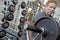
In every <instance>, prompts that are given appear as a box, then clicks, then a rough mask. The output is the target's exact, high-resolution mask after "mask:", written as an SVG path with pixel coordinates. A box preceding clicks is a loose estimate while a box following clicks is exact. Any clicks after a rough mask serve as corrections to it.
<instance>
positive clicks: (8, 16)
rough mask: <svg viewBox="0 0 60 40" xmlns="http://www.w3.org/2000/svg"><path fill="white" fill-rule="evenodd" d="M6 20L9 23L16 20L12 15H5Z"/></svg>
mask: <svg viewBox="0 0 60 40" xmlns="http://www.w3.org/2000/svg"><path fill="white" fill-rule="evenodd" d="M4 19H6V20H8V21H12V20H13V19H14V15H13V14H11V13H8V14H5V15H4Z"/></svg>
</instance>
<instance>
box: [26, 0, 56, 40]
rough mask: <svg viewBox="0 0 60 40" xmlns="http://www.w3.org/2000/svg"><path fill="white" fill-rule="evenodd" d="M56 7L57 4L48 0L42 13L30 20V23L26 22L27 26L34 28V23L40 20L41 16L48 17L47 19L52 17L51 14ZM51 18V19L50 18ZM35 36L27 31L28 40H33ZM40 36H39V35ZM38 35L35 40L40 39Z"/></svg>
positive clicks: (52, 0) (53, 0)
mask: <svg viewBox="0 0 60 40" xmlns="http://www.w3.org/2000/svg"><path fill="white" fill-rule="evenodd" d="M56 6H57V3H56V1H55V0H49V1H48V2H47V3H46V6H45V9H44V11H43V12H39V13H38V14H37V15H35V16H34V17H33V19H32V21H27V22H26V23H27V24H28V25H31V26H34V24H35V23H36V21H37V20H39V19H40V17H43V16H49V17H52V16H51V14H53V13H54V10H55V8H56ZM52 18H53V17H52ZM32 34H33V35H32ZM36 35H37V34H35V33H32V32H31V31H29V38H30V40H33V39H34V37H35V36H36ZM40 36H41V35H40ZM40 36H39V35H38V37H39V38H38V37H37V39H35V40H41V37H40Z"/></svg>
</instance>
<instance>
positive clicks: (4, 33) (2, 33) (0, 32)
mask: <svg viewBox="0 0 60 40" xmlns="http://www.w3.org/2000/svg"><path fill="white" fill-rule="evenodd" d="M4 36H6V31H5V30H1V31H0V38H3V37H4Z"/></svg>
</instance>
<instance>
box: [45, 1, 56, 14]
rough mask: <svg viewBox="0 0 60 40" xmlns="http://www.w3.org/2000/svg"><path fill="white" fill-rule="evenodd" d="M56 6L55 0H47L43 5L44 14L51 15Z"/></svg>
mask: <svg viewBox="0 0 60 40" xmlns="http://www.w3.org/2000/svg"><path fill="white" fill-rule="evenodd" d="M56 6H57V2H56V1H55V0H50V1H48V2H47V3H46V6H45V12H46V15H51V14H52V13H53V12H54V10H55V8H56Z"/></svg>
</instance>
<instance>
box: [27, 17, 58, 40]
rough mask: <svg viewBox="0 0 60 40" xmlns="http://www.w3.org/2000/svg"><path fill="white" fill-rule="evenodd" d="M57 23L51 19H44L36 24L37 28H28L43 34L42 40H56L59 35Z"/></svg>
mask: <svg viewBox="0 0 60 40" xmlns="http://www.w3.org/2000/svg"><path fill="white" fill-rule="evenodd" d="M57 26H58V25H57V23H56V22H55V21H54V20H53V18H50V17H42V18H40V19H39V20H37V22H36V23H35V27H31V26H30V27H27V30H31V31H34V32H37V33H40V34H42V40H56V38H57V35H58V27H57Z"/></svg>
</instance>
